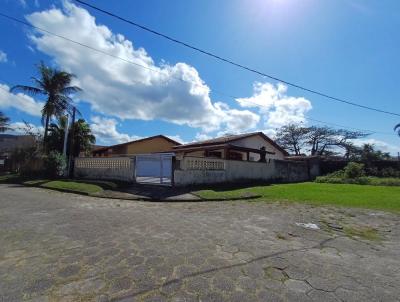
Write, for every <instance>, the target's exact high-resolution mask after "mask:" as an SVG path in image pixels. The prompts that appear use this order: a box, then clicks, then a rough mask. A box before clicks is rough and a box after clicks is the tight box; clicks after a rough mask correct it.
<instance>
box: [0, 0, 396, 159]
mask: <svg viewBox="0 0 400 302" xmlns="http://www.w3.org/2000/svg"><path fill="white" fill-rule="evenodd" d="M1 2H2V6H1V12H2V13H7V14H9V15H12V16H14V17H17V18H21V19H26V20H28V22H30V23H31V24H34V25H36V26H39V27H42V28H46V29H48V30H50V31H52V32H55V33H59V34H62V35H64V36H67V37H69V38H71V39H75V40H77V41H79V42H83V43H85V44H88V45H91V46H92V47H95V48H99V49H101V50H102V51H106V52H107V53H112V54H113V55H117V56H119V57H122V58H125V59H128V60H130V61H134V62H136V63H138V64H140V65H142V66H145V67H147V68H148V69H145V68H140V67H137V66H133V65H131V64H128V63H126V62H123V61H121V60H118V59H115V58H111V57H107V56H105V55H100V54H98V53H95V52H93V51H89V50H87V49H82V48H81V47H79V46H77V45H73V44H71V43H69V42H66V41H63V40H60V39H58V38H55V37H52V36H48V35H43V34H42V33H40V32H35V31H32V30H31V29H28V28H26V27H23V26H21V25H20V24H15V23H13V22H10V21H8V20H4V19H3V18H0V34H1V36H2V37H3V39H2V42H1V43H0V50H1V53H0V61H1V62H0V85H2V87H3V88H5V89H6V88H7V87H8V86H10V85H12V84H17V83H18V84H22V83H23V84H30V82H29V78H30V76H32V75H34V74H35V69H34V64H36V63H38V62H39V61H40V60H44V61H45V62H46V63H48V64H50V65H53V66H58V67H59V68H63V69H66V70H68V71H71V72H73V73H75V74H77V75H78V82H77V84H79V85H80V86H81V87H82V88H83V89H84V91H85V92H84V94H82V95H79V96H77V98H78V99H77V102H78V108H79V110H80V111H81V112H82V113H83V116H84V118H85V119H87V120H88V121H89V122H90V123H91V124H92V127H93V130H94V132H95V134H96V135H97V137H98V143H100V144H111V143H116V142H121V141H126V140H129V139H134V138H137V137H143V136H148V135H155V134H159V133H162V134H166V135H169V136H172V137H177V136H178V137H179V139H181V140H183V141H192V140H194V139H202V138H208V137H213V136H216V135H221V134H223V133H227V132H230V133H236V132H247V131H256V130H260V131H265V132H266V133H267V134H269V135H271V136H273V134H274V129H276V128H277V127H279V126H281V125H283V124H285V123H288V122H304V123H306V124H308V125H310V124H315V123H313V122H310V121H309V120H307V119H305V118H312V119H317V120H321V121H325V122H329V123H336V124H340V125H344V126H348V127H355V128H361V129H371V130H375V131H377V132H383V133H376V134H373V135H371V136H370V137H369V138H368V139H367V140H366V142H372V143H375V144H376V145H377V146H378V147H380V148H382V149H384V150H386V151H390V152H392V153H393V154H396V153H397V151H400V144H399V142H400V139H399V137H397V136H396V135H395V134H394V132H393V126H394V125H395V124H397V123H399V122H400V117H398V118H396V117H395V116H390V115H385V114H381V113H376V112H372V111H367V110H363V109H360V108H356V107H351V106H348V105H344V104H340V103H336V102H332V101H330V100H327V99H324V98H322V97H319V96H316V95H313V94H310V93H307V92H304V91H301V90H298V89H296V88H291V87H285V86H284V85H282V84H279V83H276V82H274V81H272V80H269V79H266V78H262V77H260V76H257V75H254V74H252V73H249V72H247V71H243V70H240V69H238V68H236V67H233V66H230V65H227V64H224V63H221V62H219V61H216V60H214V59H212V58H209V57H206V56H204V55H202V54H199V53H196V52H193V51H192V50H189V49H186V48H183V47H181V46H179V45H176V44H172V43H171V42H169V41H166V40H163V39H160V38H158V37H156V36H154V35H152V34H150V33H146V32H143V31H141V30H139V29H137V28H134V27H132V26H129V25H127V24H125V23H121V22H120V21H118V20H115V19H113V18H110V17H108V16H104V15H101V14H99V13H97V12H96V11H93V10H90V9H88V8H85V7H81V6H79V5H76V3H74V2H73V1H71V2H68V1H58V0H55V1H46V0H32V1H29V0H25V1H22V0H13V1H11V0H1ZM88 2H91V3H95V4H96V5H98V6H100V7H102V8H105V9H108V10H110V11H113V12H115V13H117V14H120V15H123V16H124V17H126V18H129V19H133V20H135V21H137V22H139V23H142V24H144V25H147V26H149V27H151V28H154V29H156V30H159V31H162V32H164V33H166V34H168V35H171V36H174V37H176V38H179V39H181V40H184V41H187V42H188V43H191V44H194V45H196V46H199V47H202V48H204V49H207V50H210V51H212V52H215V53H217V54H220V55H222V56H224V57H228V58H231V59H232V60H234V61H237V62H240V63H242V64H244V65H248V66H251V67H254V68H256V69H258V70H261V71H264V72H266V73H268V74H271V75H274V76H276V77H279V78H282V79H285V80H287V81H291V82H294V83H297V84H300V85H304V86H306V87H309V88H313V89H315V90H319V91H322V92H325V93H327V94H331V95H333V96H336V97H340V98H344V99H347V100H350V101H353V102H357V103H360V104H363V105H367V106H372V107H378V108H381V109H383V110H387V111H393V112H400V108H399V106H398V100H399V99H400V90H399V89H398V83H397V82H398V75H397V73H398V70H400V59H399V57H398V53H399V50H400V38H399V35H398V28H400V3H399V2H398V1H395V0H393V1H389V0H386V1H372V0H371V1H361V0H346V1H345V0H342V1H339V0H326V1H319V0H307V1H300V0H298V1H296V0H246V1H244V0H241V1H239V0H229V1H228V0H227V1H212V0H204V1H183V0H177V1H162V0H157V1H156V0H150V1H128V0H125V1H122V0H121V1H118V2H114V1H113V2H111V1H96V2H94V1H91V0H88ZM119 34H121V35H123V37H122V36H120V35H119ZM4 37H5V38H4ZM2 54H3V55H2ZM216 92H223V94H219V93H216ZM225 94H228V95H231V96H234V97H236V98H232V97H227V96H226V95H225ZM41 101H42V100H40V99H35V100H33V99H29V98H27V97H25V96H21V95H20V96H18V97H16V96H15V95H10V94H8V93H6V92H5V91H4V89H3V90H0V110H2V111H4V112H5V113H6V114H7V115H9V116H10V117H11V118H12V122H14V123H18V122H21V121H22V120H26V121H28V122H30V123H32V124H34V125H38V126H39V125H40V117H39V116H38V108H40V106H41V103H40V102H41ZM255 104H257V106H256V105H255ZM258 105H260V106H263V107H259V106H258ZM396 105H397V106H396Z"/></svg>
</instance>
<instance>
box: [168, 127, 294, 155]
mask: <svg viewBox="0 0 400 302" xmlns="http://www.w3.org/2000/svg"><path fill="white" fill-rule="evenodd" d="M252 136H261V137H262V138H263V139H265V140H266V141H267V142H268V143H270V144H271V145H273V146H274V147H275V148H277V149H278V150H279V151H281V152H282V153H283V154H284V155H286V156H287V155H289V154H288V153H287V152H286V150H285V149H283V148H282V147H281V146H279V145H278V144H277V143H276V142H274V141H273V140H272V139H270V138H269V137H268V136H266V135H265V134H264V133H263V132H251V133H243V134H234V135H225V136H221V137H216V138H213V139H208V140H204V141H199V142H193V143H189V144H184V145H179V146H175V147H173V148H174V149H175V150H180V149H186V148H192V147H202V146H211V145H220V144H227V143H232V142H235V141H238V140H240V139H243V138H248V137H252Z"/></svg>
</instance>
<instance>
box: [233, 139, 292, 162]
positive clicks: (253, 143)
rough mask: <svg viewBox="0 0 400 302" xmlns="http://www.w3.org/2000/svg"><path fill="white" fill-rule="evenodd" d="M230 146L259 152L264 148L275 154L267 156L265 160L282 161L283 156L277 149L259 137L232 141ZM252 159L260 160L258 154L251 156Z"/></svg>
mask: <svg viewBox="0 0 400 302" xmlns="http://www.w3.org/2000/svg"><path fill="white" fill-rule="evenodd" d="M231 144H232V145H235V146H240V147H246V148H253V149H258V150H260V149H261V147H265V149H266V150H267V151H270V152H275V154H267V156H266V158H267V159H268V158H271V159H284V158H285V155H284V154H283V153H282V152H281V151H280V150H279V149H277V148H276V147H275V146H273V145H272V144H270V143H269V142H267V141H266V140H265V139H263V138H262V137H261V136H259V135H254V136H250V137H246V138H242V139H240V140H237V141H234V142H232V143H231ZM251 156H252V157H254V159H255V160H256V161H258V160H259V159H260V155H258V154H251Z"/></svg>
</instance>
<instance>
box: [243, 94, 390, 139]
mask: <svg viewBox="0 0 400 302" xmlns="http://www.w3.org/2000/svg"><path fill="white" fill-rule="evenodd" d="M241 102H246V103H249V104H251V105H254V106H256V107H261V108H269V107H268V106H265V105H262V104H258V103H256V102H252V101H249V100H243V99H242V100H241ZM303 118H304V119H306V120H310V121H312V122H316V123H321V124H325V125H330V126H335V127H340V128H342V129H347V130H357V131H362V132H366V133H370V134H383V135H394V133H390V132H382V131H375V130H368V129H361V128H355V127H350V126H343V125H340V124H336V123H331V122H324V121H321V120H317V119H314V118H310V117H306V116H303Z"/></svg>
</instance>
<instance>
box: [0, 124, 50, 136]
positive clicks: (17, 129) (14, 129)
mask: <svg viewBox="0 0 400 302" xmlns="http://www.w3.org/2000/svg"><path fill="white" fill-rule="evenodd" d="M10 129H11V130H8V131H7V133H10V134H27V130H30V131H32V132H33V133H35V134H43V133H44V128H43V126H37V125H34V124H31V123H28V125H27V124H25V123H24V122H15V123H11V124H10Z"/></svg>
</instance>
